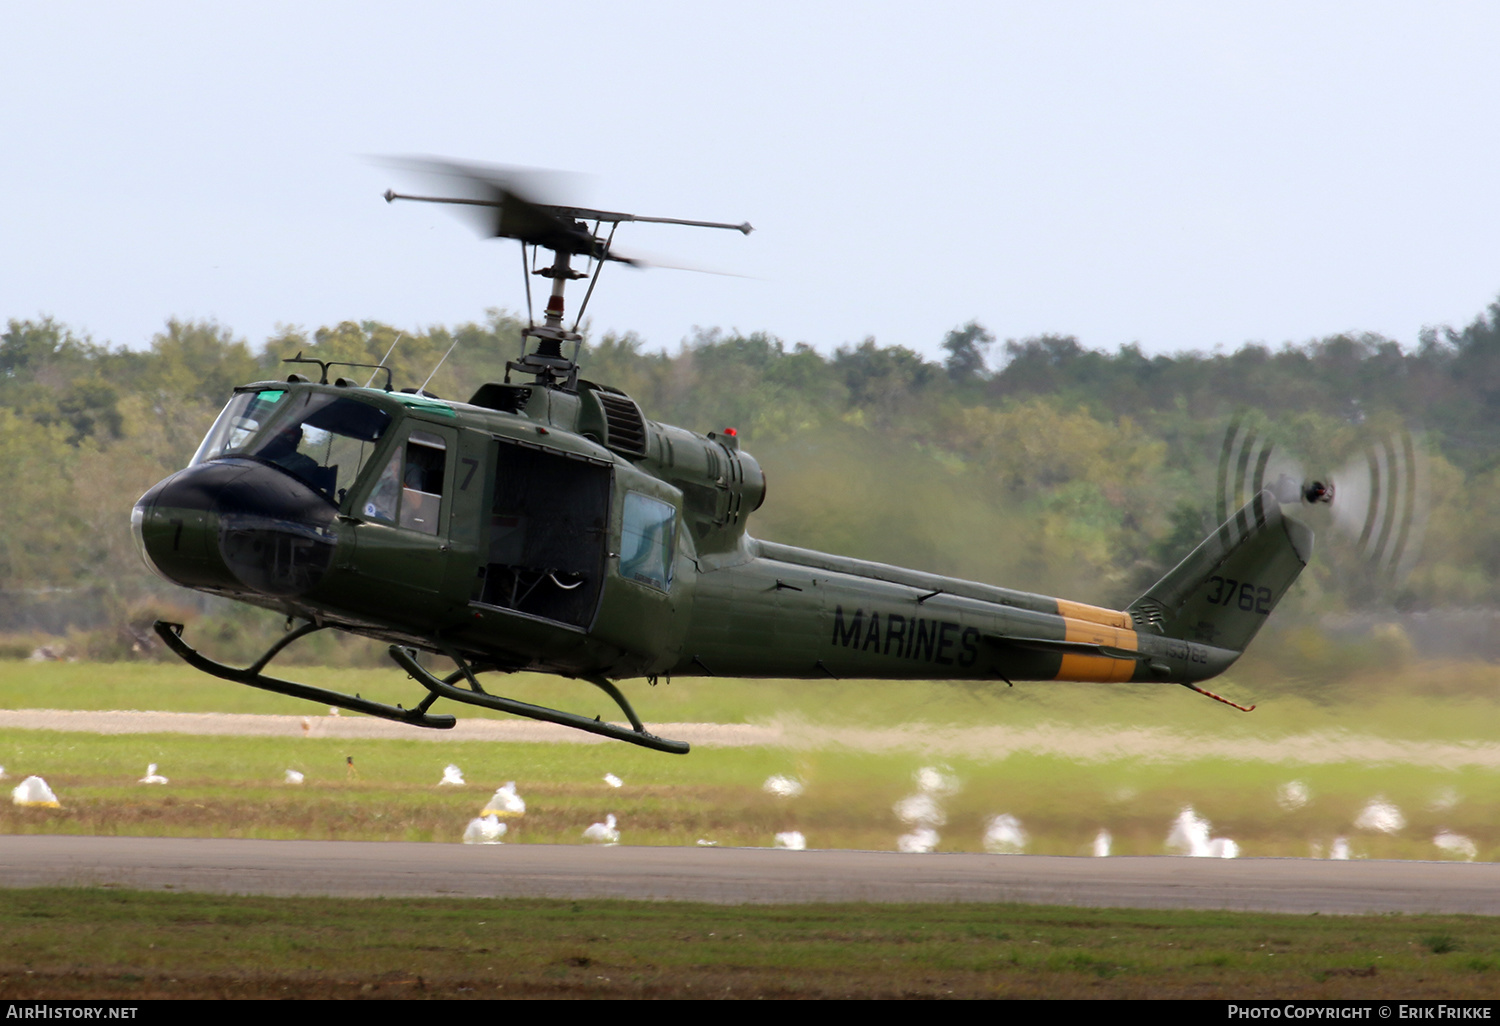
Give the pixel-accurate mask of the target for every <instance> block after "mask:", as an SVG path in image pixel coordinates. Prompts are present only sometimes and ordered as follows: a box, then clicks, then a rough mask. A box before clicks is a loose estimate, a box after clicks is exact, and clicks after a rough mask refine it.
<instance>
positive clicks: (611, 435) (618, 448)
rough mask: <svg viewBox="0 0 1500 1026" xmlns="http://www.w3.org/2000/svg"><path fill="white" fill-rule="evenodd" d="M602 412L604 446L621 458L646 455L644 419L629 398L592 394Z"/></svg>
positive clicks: (608, 394)
mask: <svg viewBox="0 0 1500 1026" xmlns="http://www.w3.org/2000/svg"><path fill="white" fill-rule="evenodd" d="M594 398H595V399H597V400H598V401H599V408H600V409H602V410H603V411H604V434H605V438H604V444H605V445H606V446H607V447H608V448H610V449H612V450H613V451H615V452H617V453H619V454H620V455H621V456H633V457H635V458H636V459H639V458H641V457H642V456H645V455H646V418H645V417H643V416H641V408H640V407H639V406H637V405H636V404H635V400H634V399H631V398H630V397H629V396H623V395H612V394H610V393H609V392H600V391H596V392H594Z"/></svg>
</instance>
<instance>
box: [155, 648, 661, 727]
mask: <svg viewBox="0 0 1500 1026" xmlns="http://www.w3.org/2000/svg"><path fill="white" fill-rule="evenodd" d="M153 626H154V627H155V629H156V633H157V636H158V637H160V638H161V640H162V641H163V642H165V643H166V646H167V647H168V648H170V649H171V650H172V651H173V652H175V653H177V655H178V656H179V657H180V658H181V659H182V661H183V662H185V663H187V664H188V665H189V666H191V667H193V668H194V669H195V670H202V671H203V672H204V673H207V674H210V675H212V676H214V677H219V678H222V679H223V680H229V681H233V682H234V683H236V684H248V685H249V686H250V687H252V688H260V689H261V690H262V691H274V692H275V693H277V694H279V695H290V696H291V697H292V698H305V699H307V700H308V701H310V702H318V703H320V704H322V705H333V706H338V707H339V708H340V709H348V710H350V711H351V712H361V713H364V714H366V715H367V716H378V717H380V718H381V719H383V720H394V721H396V722H397V723H406V724H410V725H411V726H414V727H430V728H432V729H434V730H449V729H451V728H452V727H453V725H454V724H455V723H457V722H458V721H457V720H455V719H454V718H453V717H452V716H446V715H441V714H439V715H432V714H430V713H428V712H427V710H428V709H429V708H431V706H432V703H433V702H436V701H437V700H438V699H439V698H449V699H452V700H453V701H455V702H463V703H465V704H467V705H477V706H479V707H480V708H483V709H494V710H496V711H498V712H506V713H510V714H512V715H514V716H525V717H527V718H528V719H533V720H542V721H544V722H547V723H556V724H559V725H561V726H564V727H573V728H575V729H577V730H584V731H588V732H589V733H590V734H598V735H600V736H601V737H608V738H613V739H615V740H616V741H626V742H629V743H630V744H633V745H640V746H641V747H643V748H651V749H654V750H655V751H658V752H667V753H669V754H672V755H686V754H687V752H688V750H689V748H690V746H689V745H688V743H687V742H686V741H671V740H668V739H667V738H664V737H657V736H656V735H655V734H652V733H650V732H649V731H647V730H646V726H645V724H643V723H642V722H641V719H640V717H639V716H637V715H636V714H635V710H634V709H633V708H631V705H630V702H629V701H627V700H626V698H625V696H624V695H623V694H621V693H620V689H619V688H617V687H615V686H614V685H613V684H611V683H610V682H609V681H607V680H605V679H604V678H603V677H584V678H582V679H583V680H586V681H588V682H589V683H590V684H593V685H594V686H595V687H597V688H599V689H600V690H601V691H603V692H604V693H605V694H607V695H609V697H610V698H612V699H614V701H615V704H616V705H618V706H619V707H620V710H621V711H622V712H624V713H625V716H626V718H627V719H629V720H630V725H631V727H632V728H634V729H627V728H625V727H618V726H616V725H615V724H613V723H605V722H603V721H602V720H600V719H592V720H591V719H589V718H588V717H586V716H580V715H578V714H577V713H569V712H563V711H562V710H560V709H549V708H547V707H546V706H543V705H532V704H530V703H529V702H518V701H516V700H515V699H513V698H502V697H500V696H499V695H491V694H489V693H487V692H486V691H485V690H484V689H483V688H481V687H480V686H479V681H478V680H476V679H475V674H476V673H483V672H485V670H486V669H493V667H488V668H485V667H478V668H475V667H471V666H470V665H469V664H468V663H466V662H465V661H464V660H463V659H462V657H460V656H459V655H458V654H457V653H455V652H447V653H445V654H446V655H447V656H448V657H449V658H450V659H452V660H453V661H454V662H455V663H457V664H458V667H459V669H457V670H455V671H454V672H453V673H451V674H449V675H448V676H447V677H446V678H442V679H439V678H437V677H434V676H433V675H432V674H431V673H430V672H428V671H427V670H425V669H423V668H422V667H421V666H420V665H418V663H417V660H416V656H415V654H414V653H413V652H412V650H410V649H406V648H402V647H400V646H399V645H392V646H391V649H390V655H391V659H393V660H394V661H395V663H396V665H398V666H400V667H401V668H402V669H403V670H405V671H406V672H407V673H408V674H410V675H411V676H412V678H413V679H415V680H416V681H417V683H419V684H421V685H422V686H423V687H424V688H426V689H427V691H428V695H427V697H426V698H424V699H422V701H421V702H420V703H418V705H417V707H416V708H415V709H403V708H402V707H401V706H399V705H384V704H382V703H380V702H372V701H370V700H369V699H366V698H360V697H359V696H358V695H346V694H343V693H342V692H338V691H328V690H326V689H324V688H315V687H312V686H311V685H308V684H297V683H294V682H292V681H287V680H279V679H277V678H276V677H267V676H266V675H265V674H263V673H262V672H261V671H262V670H264V669H265V668H266V665H267V664H269V663H270V662H271V660H272V659H274V658H276V656H277V655H278V654H279V653H280V652H281V650H282V649H284V648H286V647H287V646H288V645H290V644H291V643H292V642H294V641H296V640H297V639H299V638H305V637H306V636H307V635H309V634H312V633H313V632H314V631H319V630H322V629H323V628H322V627H321V626H319V625H318V624H315V623H305V624H303V625H302V626H301V627H298V628H297V629H296V630H294V631H289V632H288V633H287V634H286V635H285V636H284V637H282V638H281V639H280V640H279V641H277V642H276V644H274V645H272V646H271V647H270V648H268V649H266V651H265V654H264V655H262V656H261V657H260V658H259V659H257V660H256V661H255V662H254V663H252V664H251V665H250V666H247V667H244V668H243V669H241V668H239V667H234V666H226V665H224V664H223V663H219V662H215V661H214V660H212V659H209V658H208V657H207V656H205V655H203V653H201V652H199V651H197V650H196V649H194V648H193V647H192V646H190V645H189V644H188V643H187V642H185V641H183V640H182V624H180V623H168V622H166V621H165V620H158V621H156V623H155V624H154V625H153ZM460 680H466V681H467V682H468V685H469V687H468V688H467V689H465V688H460V687H455V686H454V685H455V684H457V683H458V681H460Z"/></svg>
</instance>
